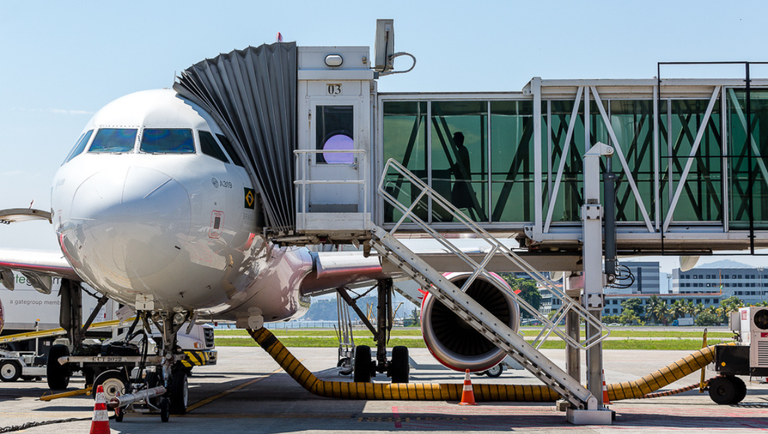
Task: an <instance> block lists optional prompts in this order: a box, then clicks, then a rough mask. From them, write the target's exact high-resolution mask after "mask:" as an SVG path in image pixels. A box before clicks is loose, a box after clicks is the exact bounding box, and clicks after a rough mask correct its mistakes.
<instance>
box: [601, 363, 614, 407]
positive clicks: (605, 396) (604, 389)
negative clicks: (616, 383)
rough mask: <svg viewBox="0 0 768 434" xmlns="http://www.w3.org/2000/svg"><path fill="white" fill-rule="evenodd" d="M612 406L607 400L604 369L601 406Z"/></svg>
mask: <svg viewBox="0 0 768 434" xmlns="http://www.w3.org/2000/svg"><path fill="white" fill-rule="evenodd" d="M607 404H612V402H611V400H610V399H608V386H606V385H605V369H603V405H607Z"/></svg>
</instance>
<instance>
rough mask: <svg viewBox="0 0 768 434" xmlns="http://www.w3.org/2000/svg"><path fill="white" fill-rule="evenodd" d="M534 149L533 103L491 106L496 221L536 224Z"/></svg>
mask: <svg viewBox="0 0 768 434" xmlns="http://www.w3.org/2000/svg"><path fill="white" fill-rule="evenodd" d="M545 107H546V106H545ZM543 113H544V114H545V116H544V118H545V119H544V122H546V108H545V109H544V110H543ZM543 137H546V136H543ZM533 145H534V144H533V101H494V102H491V199H492V201H493V205H492V209H493V214H492V220H493V221H503V222H531V221H533V219H534V207H535V201H534V198H533V194H534V192H533V187H534V165H533Z"/></svg>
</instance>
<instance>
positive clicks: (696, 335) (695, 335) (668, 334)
mask: <svg viewBox="0 0 768 434" xmlns="http://www.w3.org/2000/svg"><path fill="white" fill-rule="evenodd" d="M215 333H216V336H243V337H248V333H247V332H246V331H245V330H216V332H215ZM272 333H274V335H275V336H277V337H284V336H291V337H306V338H312V337H318V338H321V337H331V338H334V337H336V332H335V331H333V330H311V329H310V330H307V329H287V330H272ZM522 333H523V336H531V337H533V336H536V335H538V334H539V329H523V330H522ZM353 335H354V337H355V339H363V338H370V337H371V333H370V332H369V331H368V330H354V331H353ZM400 336H421V330H419V329H393V330H392V337H400ZM581 336H582V337H584V336H585V335H584V332H582V334H581ZM732 336H733V333H728V332H709V333H707V338H708V339H712V338H726V339H727V338H730V337H732ZM611 337H616V338H635V337H648V338H684V339H698V340H701V337H702V333H701V332H686V331H679V332H678V331H645V330H643V331H631V330H613V331H611Z"/></svg>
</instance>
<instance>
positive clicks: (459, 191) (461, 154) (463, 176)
mask: <svg viewBox="0 0 768 434" xmlns="http://www.w3.org/2000/svg"><path fill="white" fill-rule="evenodd" d="M453 143H454V144H455V145H456V163H455V164H454V165H453V166H452V167H451V171H452V172H453V177H454V178H455V179H456V181H455V182H454V183H453V188H452V189H451V202H452V203H453V206H455V207H456V208H459V209H462V208H466V209H467V210H468V211H469V212H470V217H472V218H473V219H474V218H476V217H477V216H476V210H475V201H474V198H475V192H474V190H473V189H472V185H471V183H470V181H472V176H471V172H470V169H469V168H470V162H469V150H468V149H467V147H466V146H464V134H463V133H462V132H461V131H457V132H455V133H454V134H453Z"/></svg>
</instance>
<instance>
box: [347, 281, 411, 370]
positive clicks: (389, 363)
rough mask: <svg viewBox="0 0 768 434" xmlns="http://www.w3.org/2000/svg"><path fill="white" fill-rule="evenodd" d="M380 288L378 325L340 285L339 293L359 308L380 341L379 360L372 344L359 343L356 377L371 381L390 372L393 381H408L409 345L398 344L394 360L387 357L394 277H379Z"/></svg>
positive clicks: (359, 313) (374, 337) (358, 310)
mask: <svg viewBox="0 0 768 434" xmlns="http://www.w3.org/2000/svg"><path fill="white" fill-rule="evenodd" d="M376 288H377V290H378V306H377V315H376V327H374V326H373V324H371V322H370V321H369V320H368V318H367V317H366V316H365V314H363V312H362V311H361V310H360V308H359V307H358V306H357V304H356V303H355V299H353V298H352V297H351V296H350V295H349V293H348V292H347V290H346V288H338V293H339V295H340V296H341V297H342V298H343V299H344V301H346V302H347V304H348V305H349V306H350V307H352V309H354V310H355V312H356V313H357V315H358V316H359V317H360V320H361V321H363V323H364V324H365V326H366V327H368V330H370V331H371V333H373V340H374V341H376V359H375V360H373V359H372V356H371V348H370V347H369V346H367V345H359V346H357V347H355V351H354V362H353V373H354V374H353V379H354V381H355V382H358V383H370V382H371V379H372V378H373V377H374V376H376V374H377V373H386V374H387V376H388V377H390V378H391V379H392V383H407V382H408V377H409V374H410V369H411V365H410V361H409V358H408V348H407V347H403V346H397V347H394V348H393V349H392V357H391V358H390V360H387V343H388V342H389V333H390V331H391V330H392V325H393V313H392V279H383V280H379V281H378V284H377V285H376ZM358 298H359V297H358Z"/></svg>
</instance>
